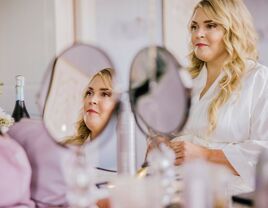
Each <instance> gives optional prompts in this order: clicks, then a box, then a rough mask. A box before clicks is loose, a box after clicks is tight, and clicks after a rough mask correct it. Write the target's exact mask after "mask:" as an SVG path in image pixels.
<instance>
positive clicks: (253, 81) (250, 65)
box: [244, 60, 268, 95]
mask: <svg viewBox="0 0 268 208" xmlns="http://www.w3.org/2000/svg"><path fill="white" fill-rule="evenodd" d="M244 83H245V85H247V86H251V87H253V89H254V92H256V93H257V94H259V95H262V94H263V93H267V92H268V67H267V66H264V65H262V64H261V63H258V62H254V61H251V60H249V61H247V72H246V76H245V78H244Z"/></svg>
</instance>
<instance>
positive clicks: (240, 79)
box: [171, 0, 268, 193]
mask: <svg viewBox="0 0 268 208" xmlns="http://www.w3.org/2000/svg"><path fill="white" fill-rule="evenodd" d="M189 27H190V33H191V48H192V51H191V53H190V62H191V66H190V72H191V74H192V77H193V82H194V87H193V90H192V106H191V109H190V116H189V119H188V121H187V124H186V126H185V128H184V130H183V132H182V135H181V136H180V137H178V138H177V139H175V140H174V141H172V142H171V147H172V148H173V150H174V151H175V153H176V164H177V165H181V164H183V163H184V162H187V161H189V160H192V159H196V158H205V159H206V160H208V161H211V162H214V163H218V164H222V165H224V166H226V167H227V168H229V170H231V172H232V173H233V175H234V177H233V178H234V180H235V182H234V184H236V187H235V190H233V191H234V192H233V193H239V192H246V191H250V190H252V189H253V188H254V180H255V178H254V171H255V165H256V162H257V157H258V154H259V152H260V151H261V150H262V147H263V146H265V145H266V146H267V144H268V69H267V68H266V67H265V66H263V65H261V64H259V63H257V57H258V55H257V51H256V40H257V37H256V32H255V30H254V27H253V24H252V19H251V16H250V14H249V12H248V10H247V8H246V7H245V5H244V3H243V1H242V0H202V1H200V2H199V3H198V4H197V5H196V7H195V8H194V11H193V15H192V18H191V20H190V24H189Z"/></svg>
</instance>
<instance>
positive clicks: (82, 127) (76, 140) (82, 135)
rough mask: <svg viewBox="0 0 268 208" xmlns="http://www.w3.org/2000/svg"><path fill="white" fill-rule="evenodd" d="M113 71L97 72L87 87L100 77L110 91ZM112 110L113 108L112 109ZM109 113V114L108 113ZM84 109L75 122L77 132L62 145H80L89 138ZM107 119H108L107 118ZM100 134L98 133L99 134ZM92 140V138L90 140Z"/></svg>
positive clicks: (89, 130)
mask: <svg viewBox="0 0 268 208" xmlns="http://www.w3.org/2000/svg"><path fill="white" fill-rule="evenodd" d="M113 73H114V70H113V69H111V68H106V69H103V70H101V71H99V72H98V73H97V74H95V75H94V76H93V77H92V78H91V79H90V81H89V85H90V84H91V83H92V82H93V81H94V79H95V78H97V77H100V78H101V80H102V81H103V83H104V85H105V86H106V87H108V88H109V89H112V76H113ZM88 91H89V89H88V86H87V88H86V90H85V92H84V95H83V100H84V102H85V99H86V97H87V96H88V93H89V92H88ZM112 109H113V108H112ZM109 113H110V112H109ZM84 114H85V113H84V107H83V109H82V111H81V114H80V119H79V120H78V122H77V125H76V127H77V132H76V135H75V136H73V137H70V138H68V139H67V140H66V141H65V142H64V143H65V144H74V145H82V144H84V143H85V141H87V140H88V139H90V136H91V133H92V131H91V129H89V128H88V127H87V125H86V122H85V119H84ZM108 119H109V118H108ZM108 119H107V120H106V121H103V122H104V123H105V124H106V123H107V122H108ZM99 133H100V132H99ZM91 139H92V138H91Z"/></svg>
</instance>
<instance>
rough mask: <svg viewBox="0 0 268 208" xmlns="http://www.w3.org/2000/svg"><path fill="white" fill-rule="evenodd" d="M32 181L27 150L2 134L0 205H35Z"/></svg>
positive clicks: (0, 149) (0, 137) (0, 147)
mask: <svg viewBox="0 0 268 208" xmlns="http://www.w3.org/2000/svg"><path fill="white" fill-rule="evenodd" d="M30 181H31V167H30V164H29V161H28V158H27V156H26V154H25V151H24V150H23V148H22V147H21V146H20V145H19V144H18V143H17V142H15V141H14V140H12V139H11V138H9V137H8V136H7V135H3V136H1V135H0V207H34V203H33V202H32V201H31V200H30Z"/></svg>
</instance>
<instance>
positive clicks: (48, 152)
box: [8, 119, 68, 207]
mask: <svg viewBox="0 0 268 208" xmlns="http://www.w3.org/2000/svg"><path fill="white" fill-rule="evenodd" d="M8 134H9V135H10V136H12V137H13V138H14V139H15V140H16V141H17V142H19V143H20V144H21V145H22V147H23V148H24V149H25V151H26V153H27V155H28V158H29V160H30V164H31V167H32V181H31V197H32V199H33V200H34V201H35V202H36V204H37V205H38V207H48V206H53V205H54V206H56V205H66V204H67V200H66V197H65V195H66V190H67V189H66V185H65V181H64V177H63V170H62V166H63V164H62V161H63V158H64V157H66V154H68V151H67V150H66V149H64V148H62V147H61V146H59V145H57V144H56V143H55V142H54V140H53V139H52V138H51V136H50V135H49V133H48V132H47V130H46V128H45V127H44V124H43V122H42V121H41V120H32V119H22V120H21V121H20V122H19V123H16V124H15V125H14V126H12V127H11V128H10V130H9V132H8Z"/></svg>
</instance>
